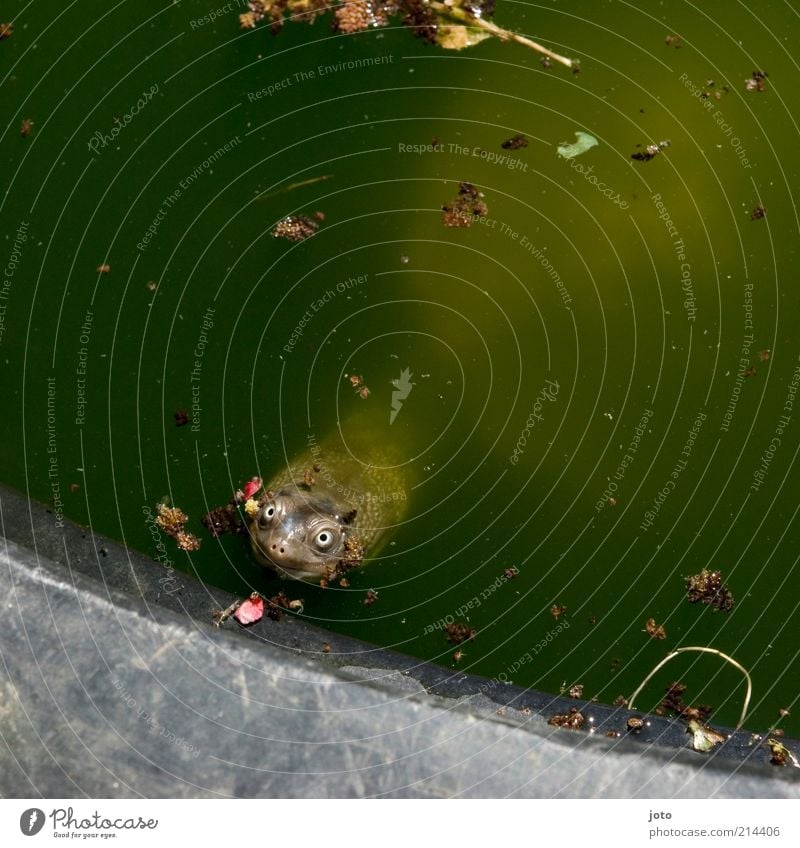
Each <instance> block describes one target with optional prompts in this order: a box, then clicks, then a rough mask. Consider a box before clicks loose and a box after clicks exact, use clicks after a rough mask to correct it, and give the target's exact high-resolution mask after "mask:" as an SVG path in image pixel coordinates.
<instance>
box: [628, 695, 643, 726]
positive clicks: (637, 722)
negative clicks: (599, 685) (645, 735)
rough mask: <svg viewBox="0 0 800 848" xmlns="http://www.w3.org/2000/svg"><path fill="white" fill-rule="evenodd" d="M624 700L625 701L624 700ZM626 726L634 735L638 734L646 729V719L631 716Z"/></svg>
mask: <svg viewBox="0 0 800 848" xmlns="http://www.w3.org/2000/svg"><path fill="white" fill-rule="evenodd" d="M623 700H624V699H623ZM625 726H626V727H627V728H628V730H630V731H631V732H632V733H636V732H638V731H639V730H641V729H642V728H643V727H644V719H643V718H642V717H641V716H631V717H630V718H629V719H628V720H627V721H626V722H625Z"/></svg>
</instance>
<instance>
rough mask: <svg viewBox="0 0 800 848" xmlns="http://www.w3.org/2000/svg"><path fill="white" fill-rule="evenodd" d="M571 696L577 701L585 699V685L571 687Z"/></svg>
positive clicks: (577, 684)
mask: <svg viewBox="0 0 800 848" xmlns="http://www.w3.org/2000/svg"><path fill="white" fill-rule="evenodd" d="M569 696H570V698H574V699H575V700H577V699H578V698H582V697H583V683H576V684H574V685H573V686H570V687H569Z"/></svg>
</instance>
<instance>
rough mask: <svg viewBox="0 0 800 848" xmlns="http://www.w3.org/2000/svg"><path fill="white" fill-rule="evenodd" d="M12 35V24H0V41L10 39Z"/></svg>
mask: <svg viewBox="0 0 800 848" xmlns="http://www.w3.org/2000/svg"><path fill="white" fill-rule="evenodd" d="M13 34H14V24H0V41H5V40H6V39H7V38H11V36H12V35H13Z"/></svg>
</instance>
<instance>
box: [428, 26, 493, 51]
mask: <svg viewBox="0 0 800 848" xmlns="http://www.w3.org/2000/svg"><path fill="white" fill-rule="evenodd" d="M491 37H492V36H491V34H490V33H488V32H485V31H484V30H479V29H473V28H471V27H466V26H461V25H460V24H452V25H444V26H441V25H440V26H439V27H438V29H437V31H436V43H437V44H438V45H439V46H440V47H444V49H445V50H463V49H464V48H465V47H474V46H475V45H476V44H480V43H481V41H485V40H486V39H487V38H491Z"/></svg>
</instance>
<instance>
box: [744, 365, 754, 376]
mask: <svg viewBox="0 0 800 848" xmlns="http://www.w3.org/2000/svg"><path fill="white" fill-rule="evenodd" d="M742 376H743V377H755V376H756V369H755V368H754V367H752V366H751V367H750V368H746V369H745V370H744V371H742Z"/></svg>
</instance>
